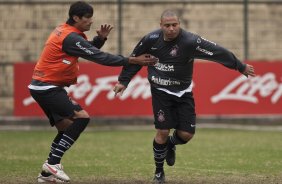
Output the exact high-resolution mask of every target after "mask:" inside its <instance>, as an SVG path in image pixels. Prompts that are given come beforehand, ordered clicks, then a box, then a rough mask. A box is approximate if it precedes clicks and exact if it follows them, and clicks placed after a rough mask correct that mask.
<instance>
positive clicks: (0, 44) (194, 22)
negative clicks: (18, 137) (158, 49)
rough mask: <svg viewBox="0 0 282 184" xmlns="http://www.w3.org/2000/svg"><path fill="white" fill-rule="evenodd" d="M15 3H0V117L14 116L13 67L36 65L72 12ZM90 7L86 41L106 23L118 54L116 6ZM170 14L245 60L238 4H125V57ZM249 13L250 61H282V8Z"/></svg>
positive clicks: (59, 6)
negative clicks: (51, 36)
mask: <svg viewBox="0 0 282 184" xmlns="http://www.w3.org/2000/svg"><path fill="white" fill-rule="evenodd" d="M11 2H13V1H10V3H3V1H0V27H1V29H0V48H1V49H0V72H1V79H0V115H12V112H13V82H12V81H13V70H12V65H9V63H10V64H12V63H15V62H35V61H36V60H37V58H38V57H39V55H40V53H41V49H42V48H43V45H44V42H45V41H46V39H47V37H48V35H49V33H50V32H51V31H52V30H53V29H54V27H55V26H57V25H58V24H60V23H61V22H64V21H65V20H66V19H67V13H68V8H69V3H66V2H65V3H58V2H56V1H50V3H48V1H44V2H45V3H40V2H37V3H28V1H27V2H26V3H25V1H23V2H21V3H11ZM46 2H47V3H46ZM61 2H62V1H61ZM91 4H92V5H93V6H94V12H95V13H94V16H95V19H94V25H93V27H92V29H91V31H89V32H87V35H88V36H89V38H91V37H92V36H93V35H95V34H96V29H98V28H99V26H100V25H101V24H103V23H108V24H112V25H113V26H114V27H115V29H114V30H113V31H112V33H111V35H110V36H109V39H108V41H107V43H106V44H105V46H104V47H103V50H104V51H107V52H111V53H115V54H117V53H118V32H117V29H118V26H120V25H118V21H117V19H118V18H117V16H118V7H117V5H116V4H115V3H114V2H113V1H107V2H105V3H103V1H99V3H97V2H96V3H91ZM168 8H171V9H175V10H177V11H178V12H179V14H180V15H181V17H182V20H181V25H182V27H183V28H184V29H186V30H189V31H191V32H195V33H198V34H200V35H202V36H203V37H205V38H207V39H209V40H212V41H215V42H217V43H219V44H221V45H223V46H225V47H226V48H228V49H230V50H231V51H233V52H234V53H235V55H237V56H238V57H239V58H240V59H244V39H243V38H244V27H243V26H244V25H243V5H242V4H239V3H234V4H232V3H223V4H220V3H215V4H214V3H213V4H212V3H207V4H205V3H189V1H188V2H182V3H174V2H166V3H164V2H163V3H158V2H156V3H152V2H151V3H148V2H147V3H140V2H139V3H132V2H131V3H127V4H124V6H123V10H122V12H123V20H124V22H123V25H121V26H122V28H123V31H124V32H123V40H122V43H123V50H122V54H124V55H129V54H130V52H131V50H132V48H133V47H134V46H135V44H136V43H137V42H138V40H139V39H140V38H141V37H142V36H143V35H145V34H146V33H148V32H149V31H152V30H154V29H157V28H158V27H159V17H160V14H161V12H162V11H163V10H165V9H168ZM249 10H250V11H249V59H251V60H282V52H281V50H282V44H281V42H282V36H281V35H282V20H281V17H282V3H279V4H278V3H277V4H275V3H272V4H263V3H258V4H254V3H252V4H250V5H249ZM3 63H6V64H7V65H3Z"/></svg>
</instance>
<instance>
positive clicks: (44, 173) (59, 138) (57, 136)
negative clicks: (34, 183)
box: [38, 131, 64, 180]
mask: <svg viewBox="0 0 282 184" xmlns="http://www.w3.org/2000/svg"><path fill="white" fill-rule="evenodd" d="M63 133H64V132H63V131H58V134H57V135H56V137H55V138H54V140H53V142H52V144H51V148H50V152H49V155H48V158H47V160H46V161H47V162H48V159H49V158H50V157H51V155H52V154H53V152H54V151H55V149H56V148H57V146H58V144H59V142H60V140H61V138H62V136H63ZM40 175H41V176H42V177H43V178H44V179H48V177H49V176H50V175H52V174H50V173H46V172H45V171H42V172H41V174H40ZM40 175H39V176H38V178H39V179H40V177H41V176H40ZM42 180H43V179H42Z"/></svg>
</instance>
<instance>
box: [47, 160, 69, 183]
mask: <svg viewBox="0 0 282 184" xmlns="http://www.w3.org/2000/svg"><path fill="white" fill-rule="evenodd" d="M42 170H43V171H45V172H47V173H50V174H52V175H53V176H55V177H56V178H58V179H60V180H63V181H64V182H69V181H70V178H69V177H68V175H67V174H66V173H65V172H64V171H63V166H62V165H61V164H55V165H51V164H48V163H44V164H43V166H42Z"/></svg>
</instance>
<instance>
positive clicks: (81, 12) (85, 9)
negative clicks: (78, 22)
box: [67, 1, 94, 25]
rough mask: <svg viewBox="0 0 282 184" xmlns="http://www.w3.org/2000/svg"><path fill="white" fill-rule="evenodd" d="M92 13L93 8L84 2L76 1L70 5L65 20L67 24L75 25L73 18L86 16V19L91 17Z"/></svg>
mask: <svg viewBox="0 0 282 184" xmlns="http://www.w3.org/2000/svg"><path fill="white" fill-rule="evenodd" d="M93 13H94V10H93V7H92V6H91V5H90V4H88V3H86V2H84V1H77V2H74V3H73V4H71V6H70V9H69V18H68V20H67V23H68V24H70V25H72V24H74V23H75V21H74V20H73V16H75V15H76V16H78V17H79V18H81V17H83V16H86V17H92V16H93Z"/></svg>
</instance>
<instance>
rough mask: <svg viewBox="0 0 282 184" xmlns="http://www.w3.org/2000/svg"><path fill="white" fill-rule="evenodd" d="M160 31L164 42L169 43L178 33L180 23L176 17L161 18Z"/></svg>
mask: <svg viewBox="0 0 282 184" xmlns="http://www.w3.org/2000/svg"><path fill="white" fill-rule="evenodd" d="M160 26H161V29H162V30H163V33H164V40H165V41H171V40H174V39H175V38H176V37H177V36H178V34H179V31H180V22H179V19H178V17H176V16H172V17H163V18H162V19H161V23H160Z"/></svg>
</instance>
